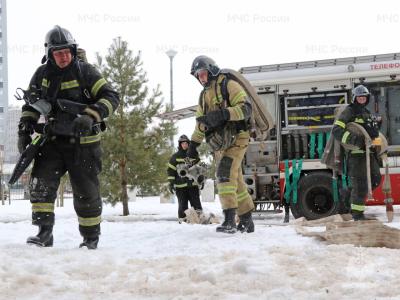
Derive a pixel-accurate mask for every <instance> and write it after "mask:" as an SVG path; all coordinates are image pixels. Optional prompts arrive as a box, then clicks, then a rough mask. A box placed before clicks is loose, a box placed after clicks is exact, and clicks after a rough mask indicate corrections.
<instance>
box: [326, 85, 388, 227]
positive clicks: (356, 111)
mask: <svg viewBox="0 0 400 300" xmlns="http://www.w3.org/2000/svg"><path fill="white" fill-rule="evenodd" d="M369 98H370V93H369V91H368V89H367V88H366V87H365V86H363V85H359V86H357V87H356V88H354V90H353V95H352V103H351V104H350V105H349V106H347V107H346V108H345V109H344V111H343V112H342V113H341V114H340V115H339V117H338V118H337V120H336V121H335V123H334V126H333V128H332V134H333V136H334V137H335V139H336V140H338V141H340V142H341V143H342V144H350V145H353V146H357V147H358V149H356V150H349V151H347V153H346V159H347V172H348V175H349V177H350V184H351V193H350V201H351V214H352V216H353V219H354V220H355V221H359V220H365V219H366V218H365V216H364V209H365V201H366V197H367V194H368V186H367V174H366V156H365V142H364V136H362V135H359V134H357V133H354V132H351V131H349V130H347V127H346V124H348V123H350V122H355V123H358V124H360V125H361V126H363V127H364V128H365V130H366V131H367V133H368V134H369V136H370V137H371V139H375V138H377V137H378V136H379V129H378V126H377V125H376V124H375V122H373V120H372V118H371V113H370V111H369V110H368V109H367V105H368V103H369ZM370 165H371V185H372V188H376V187H377V186H379V183H380V181H381V174H380V170H379V161H378V157H377V153H375V152H374V150H373V149H371V154H370Z"/></svg>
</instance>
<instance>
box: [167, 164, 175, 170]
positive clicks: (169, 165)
mask: <svg viewBox="0 0 400 300" xmlns="http://www.w3.org/2000/svg"><path fill="white" fill-rule="evenodd" d="M168 168H171V169H172V170H175V171H176V167H175V166H174V165H171V164H170V163H168Z"/></svg>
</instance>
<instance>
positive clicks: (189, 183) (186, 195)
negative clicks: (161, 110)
mask: <svg viewBox="0 0 400 300" xmlns="http://www.w3.org/2000/svg"><path fill="white" fill-rule="evenodd" d="M189 143H190V140H189V138H188V137H187V136H186V135H181V136H180V137H179V140H178V151H177V152H176V153H174V154H173V155H172V157H171V159H170V160H169V163H168V170H167V173H168V181H169V190H170V192H171V193H174V192H175V193H176V197H177V198H178V218H179V221H180V222H181V221H184V220H185V218H186V214H185V210H187V209H188V201H189V202H190V206H191V207H193V208H194V209H195V210H196V212H197V213H198V214H200V213H201V212H202V210H203V208H202V206H201V202H200V193H199V186H198V185H197V184H195V182H194V181H193V180H191V179H189V178H187V177H181V176H179V174H178V172H177V165H179V164H185V163H186V158H187V150H188V148H189ZM196 161H199V158H198V157H196ZM203 184H204V183H203Z"/></svg>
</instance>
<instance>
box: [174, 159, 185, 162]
mask: <svg viewBox="0 0 400 300" xmlns="http://www.w3.org/2000/svg"><path fill="white" fill-rule="evenodd" d="M176 161H179V162H185V159H184V158H177V159H176Z"/></svg>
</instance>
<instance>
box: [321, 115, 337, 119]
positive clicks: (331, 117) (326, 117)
mask: <svg viewBox="0 0 400 300" xmlns="http://www.w3.org/2000/svg"><path fill="white" fill-rule="evenodd" d="M322 118H323V119H334V118H335V115H325V116H322Z"/></svg>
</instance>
